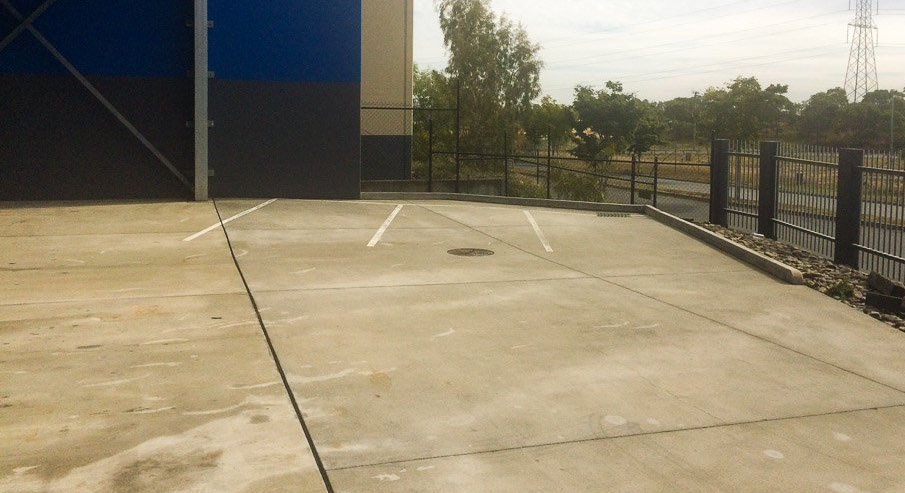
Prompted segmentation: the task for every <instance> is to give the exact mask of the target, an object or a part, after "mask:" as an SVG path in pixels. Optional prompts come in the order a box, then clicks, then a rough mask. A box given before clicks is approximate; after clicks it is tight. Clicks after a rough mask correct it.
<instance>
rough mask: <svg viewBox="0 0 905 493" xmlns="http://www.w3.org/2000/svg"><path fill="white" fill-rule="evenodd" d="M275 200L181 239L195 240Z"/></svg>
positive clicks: (273, 200)
mask: <svg viewBox="0 0 905 493" xmlns="http://www.w3.org/2000/svg"><path fill="white" fill-rule="evenodd" d="M277 200H278V199H272V200H268V201H267V202H264V203H263V204H261V205H259V206H256V207H252V208H251V209H248V210H247V211H244V212H240V213H238V214H236V215H235V216H233V217H231V218H229V219H226V220H224V221H222V222H219V223H217V224H214V225H213V226H211V227H209V228H206V229H203V230H201V231H199V232H197V233H195V234H193V235H192V236H189V237H188V238H186V239H184V240H182V241H194V240H197V239H198V238H201V237H202V236H204V235H206V234H208V233H210V232H211V231H213V230H215V229H217V228H220V227H222V226H223V225H226V224H229V223H231V222H233V221H235V220H236V219H239V218H240V217H245V216H247V215H249V214H251V213H252V212H255V211H257V210H260V209H263V208H265V207H267V206H268V205H270V204H272V203H274V202H276V201H277Z"/></svg>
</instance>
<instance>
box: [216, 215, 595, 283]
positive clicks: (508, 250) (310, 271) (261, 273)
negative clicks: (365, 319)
mask: <svg viewBox="0 0 905 493" xmlns="http://www.w3.org/2000/svg"><path fill="white" fill-rule="evenodd" d="M384 219H385V218H383V219H380V220H379V221H378V222H377V223H376V224H374V225H373V227H372V228H371V229H367V230H365V229H359V230H344V229H337V230H321V231H317V230H293V231H273V230H251V229H243V230H236V231H233V230H230V237H231V239H232V241H233V246H234V247H235V248H236V249H237V251H238V255H241V257H240V258H239V262H240V265H241V266H242V269H243V271H244V272H245V273H246V275H247V278H248V281H249V284H250V285H251V287H252V289H253V290H254V291H255V292H261V291H279V290H295V289H301V290H305V289H321V288H351V287H368V286H397V285H415V284H437V283H462V282H489V281H501V280H528V279H561V278H575V277H586V276H584V275H583V274H580V273H576V272H573V271H571V270H568V269H564V268H562V267H559V266H557V265H554V264H550V263H547V262H544V261H543V260H541V259H537V258H534V257H530V256H527V255H524V254H523V252H521V251H519V250H518V249H516V248H513V247H512V246H509V245H507V244H505V243H502V242H499V241H496V240H493V239H492V238H489V237H487V236H486V235H483V234H480V233H478V232H475V231H472V230H470V229H467V228H464V227H455V228H445V229H444V228H437V227H431V228H423V229H417V230H412V229H409V230H399V229H395V228H393V229H391V230H389V231H387V233H386V234H385V235H384V236H383V239H382V241H381V242H380V243H379V244H378V245H376V246H375V247H374V248H367V244H368V242H369V241H370V240H371V238H372V236H373V235H374V234H375V232H376V231H377V229H378V228H379V227H380V225H381V223H382V222H383V220H384ZM438 224H444V225H447V226H448V224H447V223H443V222H440V223H438ZM246 227H247V226H246ZM412 231H417V234H412ZM456 248H484V249H489V250H491V251H493V252H495V254H494V255H493V256H492V257H484V258H461V257H454V256H451V255H449V254H448V253H447V251H449V250H451V249H456Z"/></svg>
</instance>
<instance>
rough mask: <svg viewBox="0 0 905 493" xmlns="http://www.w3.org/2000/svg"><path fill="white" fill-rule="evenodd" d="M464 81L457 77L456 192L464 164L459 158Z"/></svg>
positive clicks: (458, 189) (457, 191)
mask: <svg viewBox="0 0 905 493" xmlns="http://www.w3.org/2000/svg"><path fill="white" fill-rule="evenodd" d="M461 118H462V81H461V79H458V78H457V79H456V193H460V185H459V182H460V180H461V174H462V166H461V162H460V159H459V154H460V150H459V146H460V144H461V141H462V126H461V125H462V119H461Z"/></svg>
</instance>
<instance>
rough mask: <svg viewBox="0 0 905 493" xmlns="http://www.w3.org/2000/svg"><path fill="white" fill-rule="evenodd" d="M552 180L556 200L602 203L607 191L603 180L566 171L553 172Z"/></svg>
mask: <svg viewBox="0 0 905 493" xmlns="http://www.w3.org/2000/svg"><path fill="white" fill-rule="evenodd" d="M550 178H551V179H552V181H553V185H552V188H553V190H552V192H553V195H554V198H556V199H559V200H574V201H580V202H600V201H601V200H602V199H603V192H604V190H605V189H606V183H605V182H604V180H603V179H601V178H597V177H594V176H589V175H585V174H579V173H572V172H569V171H565V170H553V173H552V174H551V175H550Z"/></svg>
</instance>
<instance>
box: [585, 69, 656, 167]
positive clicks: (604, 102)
mask: <svg viewBox="0 0 905 493" xmlns="http://www.w3.org/2000/svg"><path fill="white" fill-rule="evenodd" d="M572 108H573V109H574V111H575V118H574V125H573V128H574V130H575V132H574V140H575V149H574V150H573V151H572V154H573V155H575V156H576V157H580V158H582V159H587V160H608V159H610V158H612V157H613V156H615V155H616V154H620V153H624V152H626V151H629V152H633V153H642V152H646V151H648V150H650V148H651V147H652V146H653V145H654V144H656V143H657V142H659V138H660V137H659V136H660V133H661V131H662V128H663V125H662V123H661V122H660V117H659V115H658V114H657V111H656V106H654V105H653V104H651V103H649V102H647V101H644V100H641V99H638V98H637V97H636V96H635V95H634V94H626V93H624V92H623V89H622V84H620V83H618V82H607V83H606V90H600V91H597V90H594V89H593V88H591V87H587V86H578V87H577V88H575V102H574V103H573V104H572Z"/></svg>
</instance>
